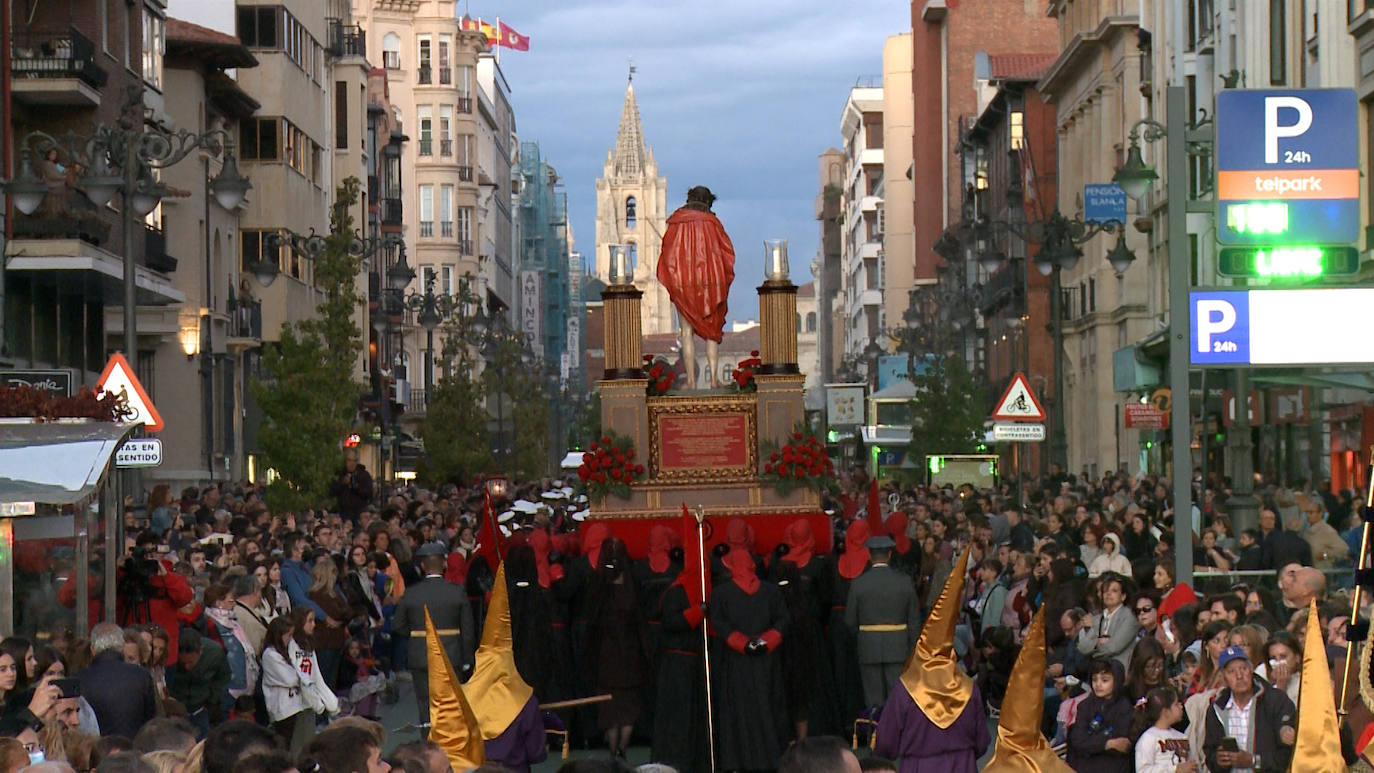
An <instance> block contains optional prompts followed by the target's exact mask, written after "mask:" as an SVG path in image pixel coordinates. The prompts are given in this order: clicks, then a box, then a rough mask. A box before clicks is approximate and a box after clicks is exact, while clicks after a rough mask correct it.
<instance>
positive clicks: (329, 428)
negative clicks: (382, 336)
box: [252, 177, 363, 510]
mask: <svg viewBox="0 0 1374 773" xmlns="http://www.w3.org/2000/svg"><path fill="white" fill-rule="evenodd" d="M360 190H361V185H360V183H359V182H358V179H357V178H355V177H350V178H348V179H347V180H345V181H344V182H343V184H342V185H340V186H339V188H338V190H337V191H336V193H335V196H334V204H333V206H332V208H331V210H330V216H329V234H328V235H327V236H325V237H324V250H323V251H322V252H321V253H320V254H319V255H318V256H317V257H316V258H315V260H314V269H315V272H314V273H315V287H316V288H317V289H319V290H320V291H321V292H323V293H324V300H323V301H321V302H320V304H319V305H318V306H316V307H315V316H313V317H311V318H309V319H304V320H300V321H298V322H295V323H292V324H288V325H284V326H282V331H281V340H280V342H279V343H278V344H277V345H276V346H267V347H264V351H263V356H262V365H263V370H264V371H265V373H266V378H263V379H260V380H259V379H254V380H253V383H252V389H253V396H254V398H255V399H256V400H257V402H258V405H259V406H261V408H262V413H263V422H262V430H261V433H260V434H259V442H260V444H261V447H262V451H263V463H264V465H265V466H266V467H268V468H270V469H272V470H274V471H275V472H276V477H275V479H274V480H273V481H272V482H271V483H270V484H268V487H267V494H266V498H267V503H268V504H269V505H270V506H271V507H273V508H274V509H282V510H294V509H300V508H304V507H319V506H321V505H323V504H324V503H326V502H332V495H331V494H330V491H329V488H330V484H331V483H332V482H333V481H334V479H335V476H336V474H337V472H338V470H339V468H340V467H341V465H342V456H341V452H340V443H341V442H342V439H343V438H344V436H345V435H347V434H348V431H349V430H350V429H351V428H352V426H353V423H354V419H355V417H356V415H357V412H358V399H359V397H360V396H361V395H362V393H363V386H362V385H361V384H360V383H358V382H357V381H356V380H355V379H354V373H355V368H356V366H357V362H358V358H359V357H360V356H361V355H362V351H363V339H362V331H361V330H360V329H359V327H358V323H357V316H356V315H357V314H358V312H359V309H360V308H361V306H362V296H360V295H359V294H358V291H357V288H356V286H355V284H354V281H355V278H356V277H357V275H358V272H359V271H360V270H361V268H362V259H361V258H360V257H357V256H355V255H353V254H352V253H351V252H350V249H349V246H350V244H352V243H353V241H354V239H356V238H357V237H356V236H355V234H354V232H353V216H352V214H351V212H352V209H353V207H355V206H356V205H357V203H358V196H359V191H360Z"/></svg>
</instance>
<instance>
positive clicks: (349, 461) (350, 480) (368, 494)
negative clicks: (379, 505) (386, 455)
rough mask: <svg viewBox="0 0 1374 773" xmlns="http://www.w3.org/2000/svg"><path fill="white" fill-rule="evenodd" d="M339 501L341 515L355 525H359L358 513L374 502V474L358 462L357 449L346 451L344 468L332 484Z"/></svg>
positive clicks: (331, 487)
mask: <svg viewBox="0 0 1374 773" xmlns="http://www.w3.org/2000/svg"><path fill="white" fill-rule="evenodd" d="M329 493H331V494H333V495H334V499H335V500H336V501H338V503H339V515H340V516H342V517H343V519H344V520H345V521H348V523H349V524H351V525H353V526H357V525H358V513H360V512H362V510H363V508H364V507H367V506H368V505H369V504H371V503H372V494H373V485H372V474H371V473H369V472H368V471H367V468H366V467H364V466H363V465H361V464H359V463H358V451H357V449H354V448H350V449H348V450H347V451H345V452H344V465H343V469H342V470H341V471H340V472H339V477H338V479H337V480H335V481H334V483H333V484H331V485H330V492H329Z"/></svg>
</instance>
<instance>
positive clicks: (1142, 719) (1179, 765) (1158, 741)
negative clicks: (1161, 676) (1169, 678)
mask: <svg viewBox="0 0 1374 773" xmlns="http://www.w3.org/2000/svg"><path fill="white" fill-rule="evenodd" d="M1135 715H1136V719H1135V724H1134V727H1133V728H1132V730H1134V731H1139V735H1138V736H1137V737H1136V742H1135V770H1136V773H1198V763H1197V761H1196V760H1190V759H1188V736H1186V735H1184V734H1183V733H1180V732H1178V731H1177V730H1175V729H1174V728H1173V725H1175V724H1177V723H1178V722H1179V721H1180V720H1181V719H1183V704H1182V703H1179V700H1178V693H1177V692H1174V689H1173V688H1172V687H1156V688H1154V689H1153V690H1150V691H1149V692H1148V693H1146V694H1145V697H1144V698H1141V699H1140V703H1139V704H1137V705H1136V709H1135ZM1142 728H1143V730H1142Z"/></svg>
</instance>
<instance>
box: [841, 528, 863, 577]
mask: <svg viewBox="0 0 1374 773" xmlns="http://www.w3.org/2000/svg"><path fill="white" fill-rule="evenodd" d="M868 537H869V531H868V522H867V521H859V520H854V521H850V523H849V528H848V529H846V530H845V533H844V555H842V556H840V560H839V568H840V576H841V577H843V578H845V579H846V580H852V579H854V578H855V577H858V576H859V575H861V574H863V573H864V567H866V566H868V547H867V546H865V545H864V543H865V542H868Z"/></svg>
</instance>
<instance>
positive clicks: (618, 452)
mask: <svg viewBox="0 0 1374 773" xmlns="http://www.w3.org/2000/svg"><path fill="white" fill-rule="evenodd" d="M577 477H578V479H579V480H581V482H582V490H583V491H584V492H585V493H586V495H587V499H588V501H591V502H600V501H601V500H603V499H605V498H606V496H607V495H608V494H614V495H615V496H618V497H620V498H621V499H629V498H630V484H631V483H634V482H635V481H637V480H640V479H641V478H643V477H644V465H642V464H639V463H638V462H636V461H635V449H634V445H633V444H632V443H631V442H630V439H629V438H627V437H615V438H612V437H610V436H608V435H607V436H602V438H601V439H600V440H597V441H593V442H592V444H591V447H590V448H589V449H588V451H587V453H586V455H584V456H583V457H582V464H581V465H580V466H579V467H578V468H577Z"/></svg>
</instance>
